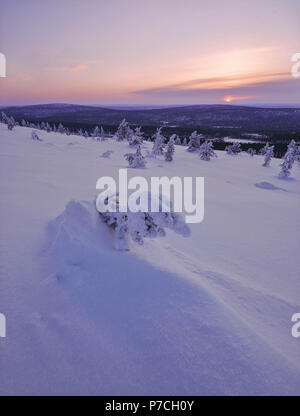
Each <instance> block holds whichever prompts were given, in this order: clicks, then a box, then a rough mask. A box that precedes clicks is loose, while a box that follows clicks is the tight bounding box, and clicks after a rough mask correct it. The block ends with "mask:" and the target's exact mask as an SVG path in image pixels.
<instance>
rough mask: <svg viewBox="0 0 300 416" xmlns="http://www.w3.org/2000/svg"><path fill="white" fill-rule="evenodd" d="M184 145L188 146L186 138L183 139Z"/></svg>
mask: <svg viewBox="0 0 300 416" xmlns="http://www.w3.org/2000/svg"><path fill="white" fill-rule="evenodd" d="M182 145H183V146H187V138H186V137H185V138H184V139H183V142H182Z"/></svg>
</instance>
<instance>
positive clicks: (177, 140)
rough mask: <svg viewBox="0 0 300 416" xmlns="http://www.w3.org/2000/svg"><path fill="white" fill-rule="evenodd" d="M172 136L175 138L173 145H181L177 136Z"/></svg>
mask: <svg viewBox="0 0 300 416" xmlns="http://www.w3.org/2000/svg"><path fill="white" fill-rule="evenodd" d="M174 136H175V139H174V143H175V144H177V145H178V146H179V145H181V140H180V137H179V136H177V135H176V134H174Z"/></svg>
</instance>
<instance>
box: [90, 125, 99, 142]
mask: <svg viewBox="0 0 300 416" xmlns="http://www.w3.org/2000/svg"><path fill="white" fill-rule="evenodd" d="M99 136H100V129H99V127H98V126H96V127H95V128H94V130H93V133H92V137H93V139H97V138H98V137H99Z"/></svg>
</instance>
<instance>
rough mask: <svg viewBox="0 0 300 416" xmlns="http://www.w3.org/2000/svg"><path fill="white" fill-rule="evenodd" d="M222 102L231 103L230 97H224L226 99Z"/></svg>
mask: <svg viewBox="0 0 300 416" xmlns="http://www.w3.org/2000/svg"><path fill="white" fill-rule="evenodd" d="M224 101H226V103H230V102H231V101H232V98H231V97H226V98H224Z"/></svg>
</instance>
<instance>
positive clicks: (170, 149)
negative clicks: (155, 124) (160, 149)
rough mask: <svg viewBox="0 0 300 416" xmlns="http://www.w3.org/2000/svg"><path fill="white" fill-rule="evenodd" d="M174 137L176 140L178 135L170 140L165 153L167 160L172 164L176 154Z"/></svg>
mask: <svg viewBox="0 0 300 416" xmlns="http://www.w3.org/2000/svg"><path fill="white" fill-rule="evenodd" d="M174 136H175V138H176V134H173V136H171V137H170V139H169V141H168V144H167V148H166V151H165V160H166V161H167V162H172V160H173V156H174V153H175V141H174Z"/></svg>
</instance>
